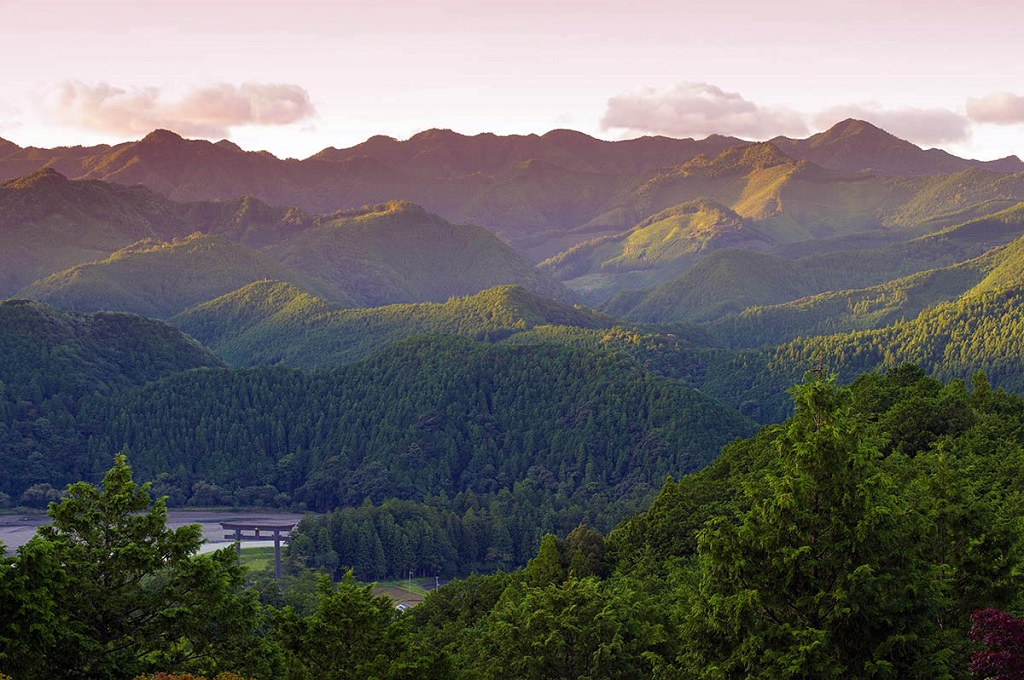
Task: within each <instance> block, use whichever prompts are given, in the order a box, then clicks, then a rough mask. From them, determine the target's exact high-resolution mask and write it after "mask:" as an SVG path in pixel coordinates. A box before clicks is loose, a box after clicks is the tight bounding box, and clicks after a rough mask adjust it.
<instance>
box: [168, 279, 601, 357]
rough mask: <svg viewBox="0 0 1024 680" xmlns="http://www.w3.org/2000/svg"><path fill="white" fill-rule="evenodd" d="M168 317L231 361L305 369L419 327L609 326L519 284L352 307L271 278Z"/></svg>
mask: <svg viewBox="0 0 1024 680" xmlns="http://www.w3.org/2000/svg"><path fill="white" fill-rule="evenodd" d="M171 322H172V323H173V324H174V325H175V326H177V327H178V328H180V329H182V330H183V331H185V332H186V333H188V334H189V335H191V336H192V337H194V338H196V339H198V340H200V341H201V342H202V343H203V344H205V345H206V346H207V347H210V348H211V349H213V350H214V351H216V352H217V354H218V355H219V356H221V357H223V358H224V359H226V360H228V361H230V362H231V363H233V364H236V365H252V364H275V363H279V362H280V363H283V364H285V365H287V366H292V367H296V368H305V369H309V368H329V367H331V366H335V365H337V364H340V363H349V362H352V361H356V360H359V359H363V358H365V357H367V356H369V355H370V354H372V353H373V352H376V351H379V350H380V349H381V348H382V347H384V346H386V345H388V344H390V343H393V342H396V341H398V340H401V339H404V338H408V337H411V336H413V335H418V334H422V333H445V334H457V335H463V336H466V337H470V338H475V339H480V340H499V339H501V338H503V337H506V336H508V335H511V334H513V333H518V332H521V331H524V330H528V329H531V328H534V327H536V326H541V325H558V326H571V327H576V328H606V327H609V326H611V325H612V319H611V318H610V317H606V316H604V315H602V314H599V313H597V312H593V311H591V310H589V309H587V308H585V307H570V306H569V305H566V304H563V303H560V302H556V301H554V300H548V299H545V298H542V297H540V296H538V295H535V294H533V293H531V292H530V291H528V290H526V289H525V288H521V287H519V286H499V287H496V288H491V289H488V290H485V291H482V292H481V293H478V294H477V295H473V296H470V297H463V298H453V299H450V300H448V301H447V302H444V303H419V304H405V305H389V306H386V307H374V308H369V309H353V308H344V307H340V306H337V305H331V304H328V303H327V302H325V301H323V300H321V299H318V298H316V297H314V296H312V295H310V294H309V293H307V292H305V291H304V290H302V289H300V288H298V287H296V286H294V285H290V284H285V283H280V282H274V281H264V282H258V283H253V284H250V285H248V286H246V287H244V288H241V289H239V290H237V291H234V292H233V293H230V294H228V295H225V296H223V297H220V298H217V299H216V300H211V301H210V302H207V303H205V304H202V305H199V306H197V307H194V308H192V309H189V310H187V311H185V312H184V313H182V314H180V315H178V316H176V317H174V319H172V321H171Z"/></svg>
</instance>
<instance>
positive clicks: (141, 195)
mask: <svg viewBox="0 0 1024 680" xmlns="http://www.w3.org/2000/svg"><path fill="white" fill-rule="evenodd" d="M169 203H170V202H169V201H167V200H166V199H163V198H160V197H159V196H157V195H156V194H153V193H152V192H150V191H148V190H146V189H143V188H141V187H124V186H120V185H117V184H109V183H105V182H70V181H68V180H67V178H65V177H64V176H63V175H61V174H59V173H57V172H55V171H53V170H51V169H43V170H39V171H37V172H35V173H33V174H31V175H28V176H25V177H22V178H19V179H14V180H9V181H6V182H3V183H0V296H4V297H7V296H10V295H12V294H13V293H15V292H16V291H18V290H19V289H21V288H22V287H24V286H26V285H28V284H30V283H32V281H34V280H36V279H39V278H42V277H45V276H49V275H50V274H52V273H54V272H58V271H61V270H63V269H67V268H68V267H71V266H73V265H76V264H80V263H82V262H89V261H91V260H95V259H100V258H104V257H106V256H107V255H109V254H110V253H112V252H114V251H115V250H118V249H120V248H123V247H125V246H127V245H129V244H131V243H135V242H136V241H140V240H142V239H146V238H157V239H160V240H167V239H170V238H173V237H175V236H184V235H185V234H188V233H189V229H188V227H187V226H186V223H185V221H184V220H183V219H181V217H180V216H179V215H176V214H174V213H173V211H170V210H168V205H169Z"/></svg>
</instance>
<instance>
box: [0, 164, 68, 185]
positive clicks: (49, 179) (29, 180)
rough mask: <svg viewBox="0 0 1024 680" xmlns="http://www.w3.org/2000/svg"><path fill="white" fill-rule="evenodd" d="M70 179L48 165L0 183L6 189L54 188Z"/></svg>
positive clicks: (65, 183)
mask: <svg viewBox="0 0 1024 680" xmlns="http://www.w3.org/2000/svg"><path fill="white" fill-rule="evenodd" d="M70 181H71V180H69V179H68V178H67V177H65V176H64V175H62V174H61V173H59V172H57V171H56V170H54V169H53V168H52V167H50V166H48V165H47V166H43V167H41V168H39V169H38V170H36V171H35V172H32V173H29V174H28V175H25V176H24V177H18V178H16V179H11V180H7V181H6V182H3V183H2V184H0V186H3V187H5V188H8V189H36V188H47V189H51V188H55V187H60V186H65V185H67V184H68V183H69V182H70Z"/></svg>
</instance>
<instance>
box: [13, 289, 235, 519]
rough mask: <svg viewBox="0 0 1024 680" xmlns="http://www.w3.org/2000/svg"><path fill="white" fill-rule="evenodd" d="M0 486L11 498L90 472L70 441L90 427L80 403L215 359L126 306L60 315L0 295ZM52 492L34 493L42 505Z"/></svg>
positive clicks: (81, 436)
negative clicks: (120, 309)
mask: <svg viewBox="0 0 1024 680" xmlns="http://www.w3.org/2000/svg"><path fill="white" fill-rule="evenodd" d="M0 356H2V357H3V360H2V361H0V468H2V469H3V470H4V474H3V479H2V481H0V491H2V492H4V493H7V494H13V495H14V497H15V498H18V496H19V495H20V494H22V493H23V492H24V491H25V490H26V489H27V488H28V487H29V486H31V485H33V484H43V485H46V487H47V488H48V489H51V490H52V488H53V487H58V488H59V487H61V486H63V485H64V484H66V483H68V482H70V481H73V480H75V479H83V478H89V479H91V478H92V472H93V470H92V468H91V467H89V465H88V463H87V461H86V460H85V459H84V458H82V456H81V450H80V449H79V447H78V444H76V442H77V443H80V442H81V441H82V440H83V439H85V438H88V437H89V436H90V435H91V434H93V433H94V432H95V430H94V428H95V427H96V426H97V425H98V424H97V423H95V422H92V421H89V420H88V419H81V415H82V412H81V409H82V408H83V404H84V403H85V402H86V401H88V400H90V399H103V398H110V397H111V396H112V395H113V394H115V393H117V392H118V391H119V390H123V389H126V388H129V387H133V386H140V385H143V384H145V383H147V382H149V381H152V380H157V379H159V378H162V377H164V376H167V375H170V374H173V373H178V372H181V371H186V370H189V369H192V368H198V367H204V366H205V367H214V366H221V365H222V363H221V361H220V360H219V359H217V358H216V357H215V356H214V355H212V354H211V353H210V352H209V351H207V350H206V349H205V348H203V347H202V346H200V345H199V344H198V343H196V342H195V341H194V340H191V339H190V338H188V337H186V336H185V335H183V334H182V333H180V332H179V331H177V330H175V329H174V328H172V327H170V326H168V325H166V324H164V323H161V322H159V321H153V320H150V319H146V318H143V317H140V316H135V315H133V314H108V313H104V314H89V315H79V314H68V313H63V312H58V311H56V310H54V309H53V308H52V307H48V306H46V305H42V304H39V303H36V302H28V301H24V300H20V301H19V300H8V301H3V302H0ZM49 500H52V498H43V499H42V501H43V503H45V502H48V501H49Z"/></svg>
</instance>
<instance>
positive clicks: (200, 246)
mask: <svg viewBox="0 0 1024 680" xmlns="http://www.w3.org/2000/svg"><path fill="white" fill-rule="evenodd" d="M266 279H269V280H280V281H291V282H294V283H295V284H296V285H300V286H303V287H304V288H306V289H307V290H311V291H313V292H315V293H316V294H318V295H320V296H322V297H326V298H328V299H330V300H334V301H338V302H344V301H346V300H348V298H346V296H345V295H344V293H342V292H341V291H338V290H337V289H335V288H333V287H332V286H330V285H328V284H325V283H323V282H320V281H316V280H314V279H311V278H310V277H306V276H302V275H300V274H297V273H296V272H293V271H290V270H289V269H287V268H286V267H284V266H282V265H281V264H279V263H277V262H276V261H274V260H273V259H271V258H270V257H269V256H267V255H264V254H262V253H260V252H258V251H256V250H253V249H251V248H249V247H247V246H244V245H241V244H239V243H233V242H231V241H227V240H225V239H224V238H222V237H220V236H209V235H203V234H193V235H191V236H188V237H186V238H184V239H180V240H179V239H175V240H173V241H171V242H155V241H153V240H147V241H140V242H139V243H136V244H134V245H131V246H128V247H127V248H122V249H121V250H118V251H117V252H115V253H114V254H113V255H111V256H110V257H108V258H106V259H104V260H98V261H96V262H91V263H88V264H81V265H77V266H75V267H72V268H71V269H68V270H67V271H63V272H60V273H58V274H53V275H51V276H48V277H46V278H45V279H42V280H40V281H36V282H35V283H33V284H32V285H30V286H28V287H27V288H25V289H24V290H22V291H21V292H20V293H19V296H20V297H26V298H30V299H33V300H39V301H41V302H46V303H48V304H51V305H54V306H56V307H59V308H60V309H65V310H71V311H81V312H92V311H100V310H109V311H124V312H134V313H136V314H143V315H145V316H151V317H157V318H168V317H170V316H173V315H175V314H177V313H179V312H182V311H184V310H185V309H187V308H189V307H192V306H194V305H197V304H199V303H202V302H206V301H207V300H212V299H213V298H216V297H219V296H221V295H224V294H226V293H229V292H231V291H233V290H236V289H238V288H240V287H242V286H244V285H246V284H248V283H252V282H254V281H260V280H266Z"/></svg>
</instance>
